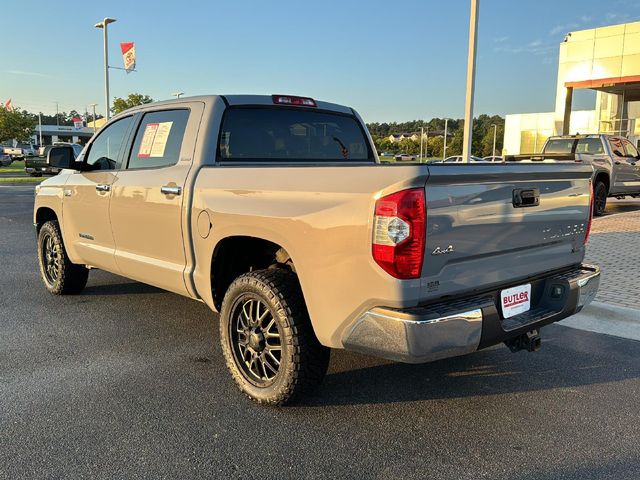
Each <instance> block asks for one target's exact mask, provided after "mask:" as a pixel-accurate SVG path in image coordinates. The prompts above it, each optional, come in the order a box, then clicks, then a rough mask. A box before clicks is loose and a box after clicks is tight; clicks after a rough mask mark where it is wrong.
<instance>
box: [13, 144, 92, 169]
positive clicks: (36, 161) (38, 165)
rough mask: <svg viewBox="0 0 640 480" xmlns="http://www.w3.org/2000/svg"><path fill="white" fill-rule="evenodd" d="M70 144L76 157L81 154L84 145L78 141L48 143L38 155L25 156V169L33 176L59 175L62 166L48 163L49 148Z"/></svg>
mask: <svg viewBox="0 0 640 480" xmlns="http://www.w3.org/2000/svg"><path fill="white" fill-rule="evenodd" d="M61 145H69V146H70V147H71V148H72V149H73V155H74V157H77V156H78V155H80V152H81V151H82V145H79V144H77V143H63V142H59V143H55V144H54V145H47V146H46V147H42V148H41V152H42V153H39V154H37V155H30V156H27V157H25V158H24V171H25V172H26V173H28V174H29V175H31V176H32V177H41V176H42V175H57V174H58V173H60V170H61V169H60V168H58V167H55V166H52V165H50V164H49V163H47V155H48V153H49V150H51V149H52V148H53V147H54V146H61Z"/></svg>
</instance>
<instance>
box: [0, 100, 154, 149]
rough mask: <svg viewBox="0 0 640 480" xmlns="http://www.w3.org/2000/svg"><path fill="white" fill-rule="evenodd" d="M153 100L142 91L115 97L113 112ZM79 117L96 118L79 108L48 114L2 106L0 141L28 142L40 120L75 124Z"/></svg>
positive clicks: (98, 116) (115, 113) (88, 120)
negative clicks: (74, 120)
mask: <svg viewBox="0 0 640 480" xmlns="http://www.w3.org/2000/svg"><path fill="white" fill-rule="evenodd" d="M151 102H153V98H151V97H150V96H149V95H143V94H141V93H131V94H129V95H128V96H127V97H126V98H120V97H115V98H114V99H113V106H112V107H111V112H112V113H113V114H114V115H117V114H118V113H120V112H123V111H124V110H126V109H128V108H131V107H136V106H138V105H143V104H145V103H151ZM78 117H81V118H82V119H83V120H85V121H86V122H87V124H89V123H91V122H93V120H94V118H93V115H92V114H89V113H85V114H81V113H80V112H78V111H77V110H71V111H70V112H60V113H58V114H57V115H47V114H44V113H42V112H40V113H39V114H38V113H32V112H28V111H27V110H19V109H17V108H16V109H6V108H3V107H0V142H7V141H9V140H17V141H18V142H26V141H28V140H29V138H30V137H31V135H33V133H34V132H35V130H36V128H37V126H38V123H39V122H40V121H41V122H42V124H43V125H64V126H73V124H74V123H73V119H74V118H78ZM95 118H96V120H99V119H101V118H103V116H102V115H100V114H98V113H96V117H95Z"/></svg>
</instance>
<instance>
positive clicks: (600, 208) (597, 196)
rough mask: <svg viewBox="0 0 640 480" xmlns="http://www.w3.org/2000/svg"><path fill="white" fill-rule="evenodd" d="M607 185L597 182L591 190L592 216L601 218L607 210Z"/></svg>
mask: <svg viewBox="0 0 640 480" xmlns="http://www.w3.org/2000/svg"><path fill="white" fill-rule="evenodd" d="M607 194H608V192H607V185H606V184H605V183H604V182H601V181H597V182H596V185H595V187H594V189H593V215H594V216H596V217H601V216H602V215H604V211H605V209H606V208H607Z"/></svg>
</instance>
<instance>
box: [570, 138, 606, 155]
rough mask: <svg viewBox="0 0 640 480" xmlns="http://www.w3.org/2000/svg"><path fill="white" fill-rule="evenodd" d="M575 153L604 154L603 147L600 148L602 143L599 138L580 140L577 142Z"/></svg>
mask: <svg viewBox="0 0 640 480" xmlns="http://www.w3.org/2000/svg"><path fill="white" fill-rule="evenodd" d="M576 153H584V154H587V155H602V154H603V153H604V147H603V146H602V141H601V140H600V139H599V138H581V139H580V140H578V146H577V147H576Z"/></svg>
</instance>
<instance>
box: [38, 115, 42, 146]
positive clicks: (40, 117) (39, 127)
mask: <svg viewBox="0 0 640 480" xmlns="http://www.w3.org/2000/svg"><path fill="white" fill-rule="evenodd" d="M38 132H39V133H40V146H41V147H42V112H40V113H38Z"/></svg>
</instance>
